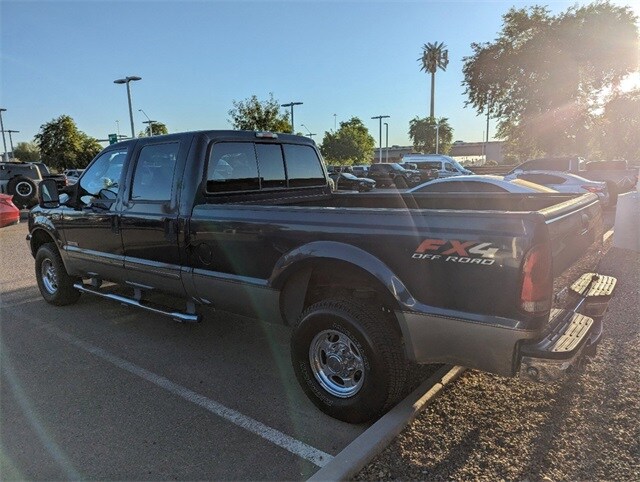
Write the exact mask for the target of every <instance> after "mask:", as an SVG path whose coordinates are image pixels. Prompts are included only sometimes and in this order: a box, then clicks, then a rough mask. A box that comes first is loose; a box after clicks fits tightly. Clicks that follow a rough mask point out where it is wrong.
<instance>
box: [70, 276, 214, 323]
mask: <svg viewBox="0 0 640 482" xmlns="http://www.w3.org/2000/svg"><path fill="white" fill-rule="evenodd" d="M73 287H74V288H75V289H77V290H78V291H80V292H82V293H89V294H92V295H96V296H101V297H102V298H107V299H110V300H114V301H118V302H119V303H122V304H123V305H127V306H135V307H136V308H142V309H143V310H147V311H151V312H153V313H157V314H159V315H164V316H168V317H169V318H172V319H174V320H175V321H177V322H180V323H198V322H199V321H200V319H201V317H200V315H199V314H197V313H195V309H193V310H189V311H193V313H188V312H182V311H171V310H170V309H169V308H166V307H164V306H161V305H157V304H155V303H151V302H149V301H144V300H142V299H134V298H127V297H126V296H122V295H116V294H113V293H105V292H103V291H99V290H97V289H93V288H92V287H90V286H87V285H85V284H83V283H75V284H74V285H73ZM136 298H141V297H140V296H136ZM190 308H191V307H190Z"/></svg>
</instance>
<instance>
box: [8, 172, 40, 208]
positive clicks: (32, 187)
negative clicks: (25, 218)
mask: <svg viewBox="0 0 640 482" xmlns="http://www.w3.org/2000/svg"><path fill="white" fill-rule="evenodd" d="M7 192H8V193H9V194H12V195H13V202H14V203H15V205H16V206H18V207H19V208H21V209H24V208H29V207H31V206H33V205H34V204H35V203H36V198H37V196H38V188H37V187H36V183H35V182H33V181H32V180H31V179H29V178H28V177H24V176H16V177H14V178H12V179H10V180H9V182H8V183H7Z"/></svg>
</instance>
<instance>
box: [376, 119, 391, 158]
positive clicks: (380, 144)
mask: <svg viewBox="0 0 640 482" xmlns="http://www.w3.org/2000/svg"><path fill="white" fill-rule="evenodd" d="M389 117H391V116H390V115H377V116H375V117H372V119H378V120H379V121H380V141H379V143H378V145H379V146H380V149H379V152H380V156H379V157H380V163H382V119H387V118H389Z"/></svg>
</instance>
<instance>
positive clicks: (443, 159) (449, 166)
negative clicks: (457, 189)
mask: <svg viewBox="0 0 640 482" xmlns="http://www.w3.org/2000/svg"><path fill="white" fill-rule="evenodd" d="M402 162H410V163H412V164H415V165H416V167H417V168H418V170H419V171H420V174H421V175H423V176H426V177H430V178H431V179H435V178H441V177H451V176H463V175H469V174H473V172H471V171H470V170H469V169H467V168H465V167H463V166H462V165H461V164H460V163H459V162H458V161H456V160H455V159H454V158H453V157H449V156H445V155H443V154H407V155H405V156H404V157H403V158H402ZM436 173H437V175H436Z"/></svg>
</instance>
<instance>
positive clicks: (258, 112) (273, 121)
mask: <svg viewBox="0 0 640 482" xmlns="http://www.w3.org/2000/svg"><path fill="white" fill-rule="evenodd" d="M229 115H230V116H231V119H229V122H230V123H231V125H232V126H233V128H234V129H240V130H245V131H269V132H291V123H290V122H289V114H288V113H286V112H285V113H284V114H280V103H279V102H278V100H277V99H275V98H274V97H273V93H270V94H269V99H268V100H265V101H260V100H258V97H256V96H255V95H252V96H251V97H249V98H248V99H245V100H241V101H237V100H234V101H233V109H231V110H229Z"/></svg>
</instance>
